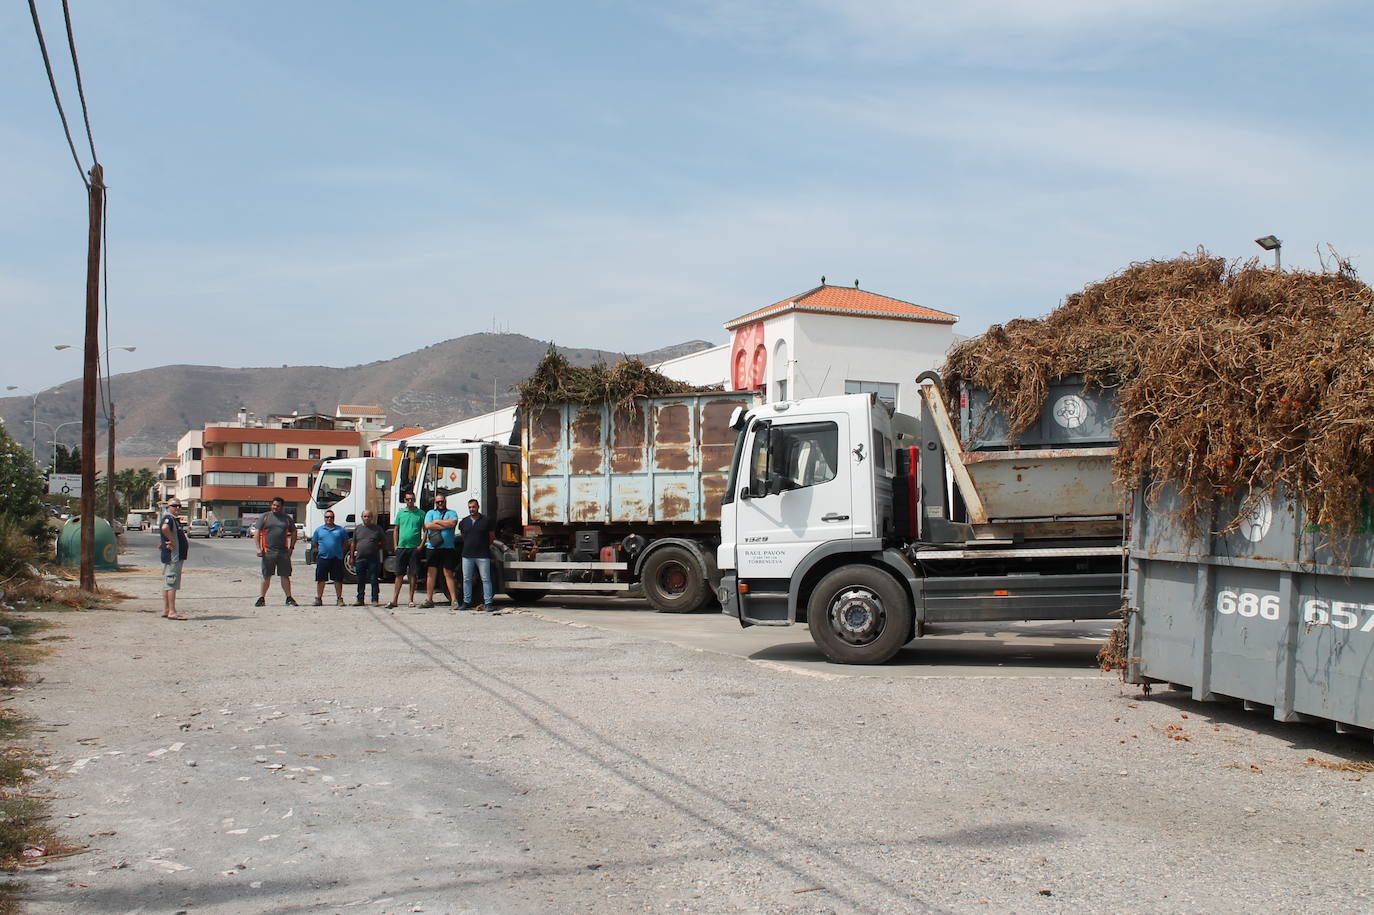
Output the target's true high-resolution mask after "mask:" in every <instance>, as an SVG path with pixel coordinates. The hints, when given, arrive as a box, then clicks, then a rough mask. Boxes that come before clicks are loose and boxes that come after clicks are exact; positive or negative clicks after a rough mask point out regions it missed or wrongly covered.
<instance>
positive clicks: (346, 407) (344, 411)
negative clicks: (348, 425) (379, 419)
mask: <svg viewBox="0 0 1374 915" xmlns="http://www.w3.org/2000/svg"><path fill="white" fill-rule="evenodd" d="M335 412H336V415H338V416H376V415H378V414H379V413H381V412H383V411H382V405H381V404H375V403H341V404H339V409H338V410H337V411H335Z"/></svg>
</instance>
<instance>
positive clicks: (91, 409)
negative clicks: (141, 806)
mask: <svg viewBox="0 0 1374 915" xmlns="http://www.w3.org/2000/svg"><path fill="white" fill-rule="evenodd" d="M89 196H90V229H89V232H88V234H87V236H86V238H87V241H86V350H85V352H86V357H85V360H84V362H85V370H84V371H83V372H82V375H81V588H82V590H84V591H94V590H95V385H96V375H97V373H98V372H99V371H100V230H101V227H102V226H103V225H104V218H105V169H104V168H102V167H101V165H100V163H99V162H97V163H95V164H94V165H92V166H91V185H90V189H89ZM112 415H113V414H112ZM54 437H56V436H54ZM111 447H113V446H111ZM110 483H111V485H113V483H114V481H113V480H111V481H110Z"/></svg>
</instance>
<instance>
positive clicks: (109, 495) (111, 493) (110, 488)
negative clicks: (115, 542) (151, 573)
mask: <svg viewBox="0 0 1374 915" xmlns="http://www.w3.org/2000/svg"><path fill="white" fill-rule="evenodd" d="M53 349H55V350H64V349H76V347H74V346H72V345H71V344H70V343H58V344H56V345H55V346H53ZM117 349H122V350H124V352H126V353H132V352H133V351H134V350H136V349H138V347H136V346H112V347H110V348H109V349H107V350H105V351H104V352H103V353H101V354H100V358H101V359H105V360H108V359H109V357H110V353H111V352H112V351H113V350H117ZM105 365H106V366H107V368H106V370H105V373H106V374H107V375H108V374H109V368H108V366H109V362H108V361H106V363H105ZM106 419H108V420H109V428H108V430H107V432H106V438H107V439H108V441H107V442H106V445H107V446H108V454H107V456H106V460H105V520H107V521H109V522H110V523H111V524H114V520H115V490H114V446H115V408H114V394H113V392H112V393H111V395H110V414H109V416H107V417H106ZM53 451H54V452H56V451H57V446H56V445H53Z"/></svg>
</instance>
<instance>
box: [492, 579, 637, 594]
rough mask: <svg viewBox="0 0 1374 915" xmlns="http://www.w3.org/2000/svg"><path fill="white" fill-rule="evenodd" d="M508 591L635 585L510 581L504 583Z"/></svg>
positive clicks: (626, 587)
mask: <svg viewBox="0 0 1374 915" xmlns="http://www.w3.org/2000/svg"><path fill="white" fill-rule="evenodd" d="M502 587H503V588H505V589H506V590H507V591H509V590H510V589H511V588H515V589H516V590H517V591H518V590H520V589H521V588H524V589H526V590H529V591H549V592H553V591H629V590H630V589H631V588H634V587H635V585H632V584H630V583H629V582H624V581H587V582H582V581H508V582H506V583H505V584H503V585H502Z"/></svg>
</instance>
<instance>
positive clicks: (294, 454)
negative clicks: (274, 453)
mask: <svg viewBox="0 0 1374 915" xmlns="http://www.w3.org/2000/svg"><path fill="white" fill-rule="evenodd" d="M300 456H301V449H299V448H287V449H286V457H287V459H288V460H292V461H296V460H300Z"/></svg>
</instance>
